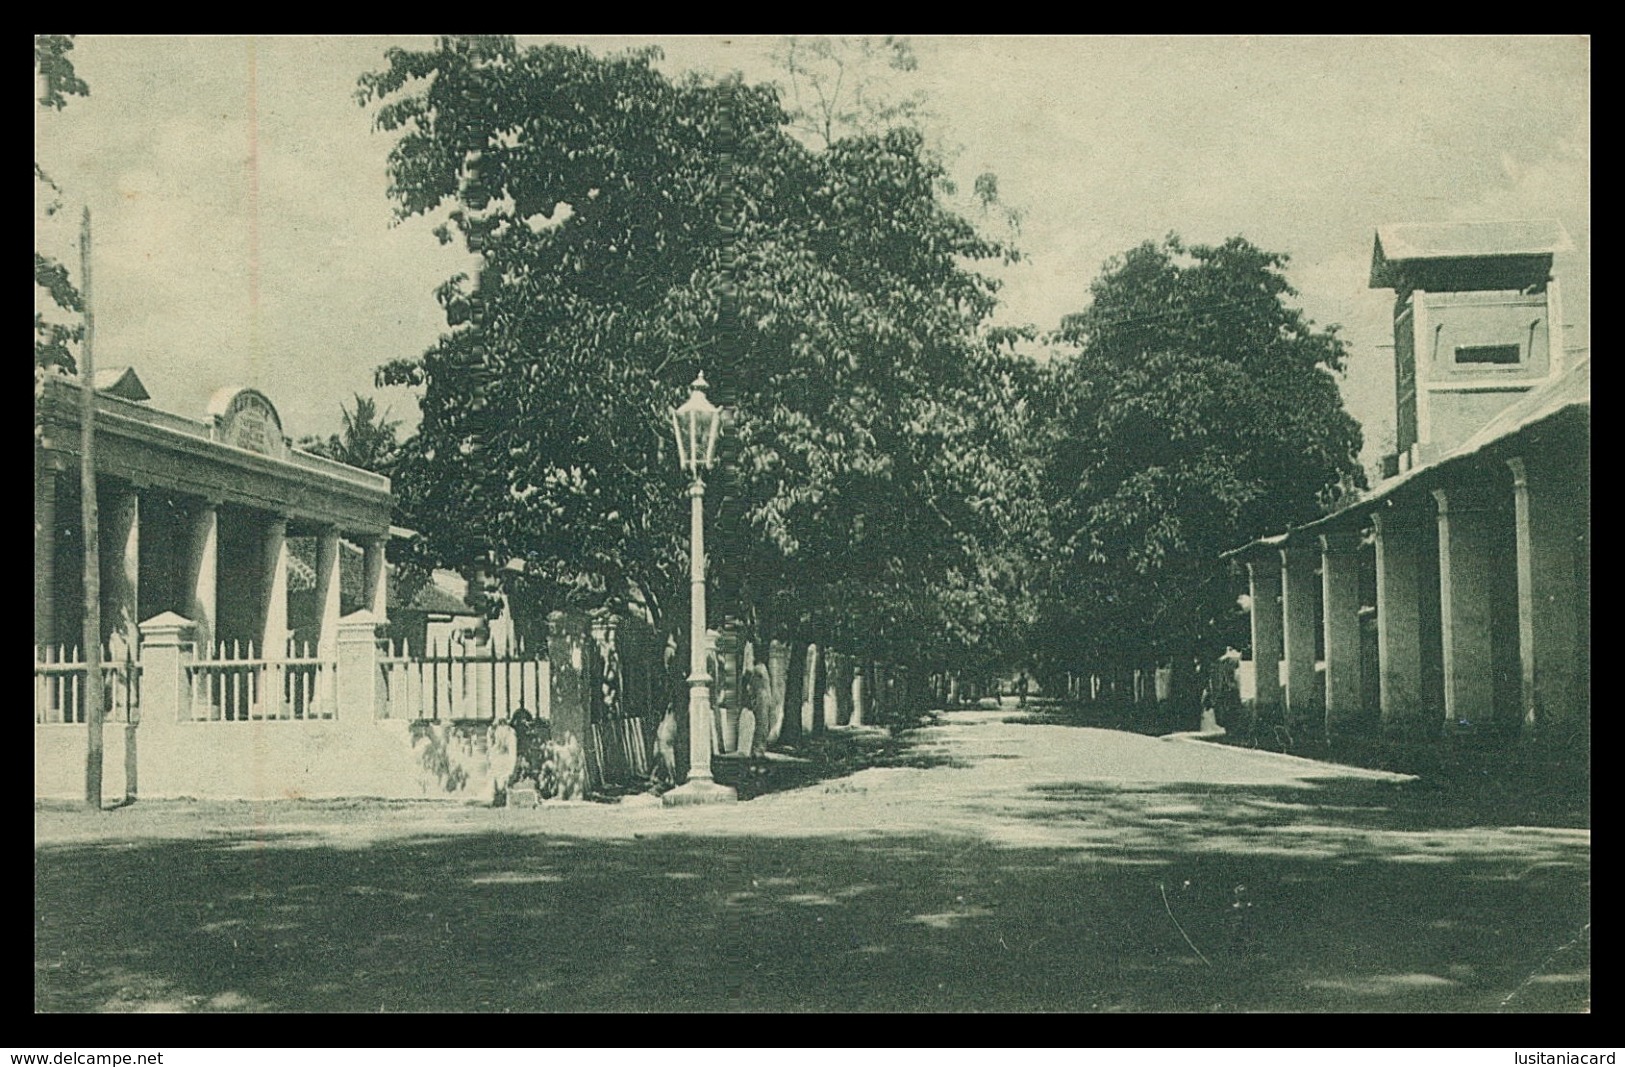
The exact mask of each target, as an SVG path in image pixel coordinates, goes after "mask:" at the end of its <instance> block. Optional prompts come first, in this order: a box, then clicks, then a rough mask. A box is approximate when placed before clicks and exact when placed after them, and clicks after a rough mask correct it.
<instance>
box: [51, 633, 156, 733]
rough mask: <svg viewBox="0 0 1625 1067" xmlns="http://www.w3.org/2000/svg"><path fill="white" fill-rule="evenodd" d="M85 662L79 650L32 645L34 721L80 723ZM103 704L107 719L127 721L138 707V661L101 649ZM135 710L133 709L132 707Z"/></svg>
mask: <svg viewBox="0 0 1625 1067" xmlns="http://www.w3.org/2000/svg"><path fill="white" fill-rule="evenodd" d="M85 670H86V664H85V662H84V659H83V657H82V656H81V655H80V649H78V648H77V647H72V648H70V647H69V646H67V645H35V646H34V723H35V724H36V725H42V724H48V723H83V722H85V721H86V705H85V689H86V685H85V681H86V679H85ZM102 704H103V707H104V708H105V709H106V712H105V714H106V716H107V720H108V721H110V722H129V721H131V720H132V718H134V717H135V716H136V715H137V714H138V713H139V712H138V709H139V708H140V706H141V664H140V663H139V662H137V661H136V660H135V659H133V658H132V657H130V656H129V655H126V656H124V658H122V659H115V658H114V656H113V654H112V651H111V650H110V649H107V648H103V649H102ZM133 709H134V710H133Z"/></svg>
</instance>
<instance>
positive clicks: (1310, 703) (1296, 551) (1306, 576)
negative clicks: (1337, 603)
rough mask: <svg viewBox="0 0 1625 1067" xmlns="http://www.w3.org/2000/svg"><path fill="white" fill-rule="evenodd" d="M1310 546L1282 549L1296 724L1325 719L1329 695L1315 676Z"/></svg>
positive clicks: (1289, 700) (1284, 631)
mask: <svg viewBox="0 0 1625 1067" xmlns="http://www.w3.org/2000/svg"><path fill="white" fill-rule="evenodd" d="M1319 557H1320V554H1319V553H1318V552H1316V551H1314V550H1313V549H1311V548H1309V547H1307V546H1301V545H1293V546H1291V547H1287V548H1282V549H1281V635H1282V649H1283V652H1284V653H1285V658H1286V707H1287V714H1289V715H1290V716H1291V717H1292V721H1293V722H1294V723H1306V724H1307V723H1310V722H1314V721H1315V720H1317V719H1324V716H1325V707H1326V704H1325V700H1326V695H1325V693H1324V692H1323V691H1322V687H1321V684H1320V679H1318V678H1316V677H1315V636H1316V633H1317V631H1318V630H1319V628H1320V620H1319V619H1317V618H1316V616H1315V591H1316V584H1317V583H1316V581H1315V564H1316V563H1317V562H1319Z"/></svg>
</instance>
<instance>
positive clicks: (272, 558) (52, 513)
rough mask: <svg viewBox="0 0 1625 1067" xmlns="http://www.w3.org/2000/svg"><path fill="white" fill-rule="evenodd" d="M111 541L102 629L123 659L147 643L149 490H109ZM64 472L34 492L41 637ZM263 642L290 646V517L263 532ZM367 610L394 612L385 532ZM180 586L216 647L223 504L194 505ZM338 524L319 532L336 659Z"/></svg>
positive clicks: (328, 629) (369, 550) (328, 647)
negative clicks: (144, 522)
mask: <svg viewBox="0 0 1625 1067" xmlns="http://www.w3.org/2000/svg"><path fill="white" fill-rule="evenodd" d="M102 495H103V499H104V503H103V505H102V509H101V516H100V518H101V525H102V527H103V530H104V534H103V540H104V543H105V544H106V545H107V546H109V548H110V549H111V551H108V552H104V553H103V559H102V582H101V587H102V615H103V627H104V629H106V630H107V631H108V634H109V636H108V644H109V647H110V650H111V652H112V655H113V657H114V660H115V661H119V660H123V659H124V658H125V657H126V656H127V655H128V656H129V657H130V658H134V657H135V655H136V652H137V649H138V647H139V644H140V631H139V624H140V616H141V614H142V605H141V590H140V584H141V491H140V489H139V488H137V487H135V486H121V487H118V488H116V489H114V490H113V491H112V492H110V493H107V492H104V493H103V494H102ZM56 510H57V509H56V478H55V476H54V475H53V474H51V473H50V472H46V473H44V474H42V475H41V476H40V477H38V478H37V479H36V483H35V499H34V521H35V535H34V633H35V640H36V641H37V642H39V643H42V644H49V643H52V639H53V635H54V634H55V600H56V577H57V576H56V573H55V560H54V556H55V546H54V540H55V530H56ZM262 543H263V546H264V550H263V557H262V573H261V589H262V592H263V595H262V596H261V598H260V603H261V605H262V614H261V618H260V619H259V625H258V631H259V635H258V636H259V639H260V641H261V642H262V643H263V646H264V649H265V654H266V655H267V656H272V657H276V656H280V655H281V654H282V652H283V650H284V649H285V648H286V646H287V641H288V636H289V632H290V631H289V626H288V564H289V558H288V552H289V549H288V519H287V518H286V517H285V516H273V517H271V518H270V519H268V520H267V521H266V525H265V527H264V534H263V541H262ZM362 548H363V553H364V562H363V585H362V588H363V591H364V592H363V597H364V602H363V604H362V605H361V607H362V609H364V610H367V611H370V612H371V613H372V614H373V615H375V616H376V617H377V618H378V619H380V620H383V619H385V618H386V617H387V613H388V603H387V601H388V582H387V578H386V565H385V558H384V538H382V537H371V538H367V539H364V540H363V542H362ZM185 549H186V551H185V555H184V561H183V563H182V568H183V570H182V574H181V588H182V590H183V599H184V604H182V605H181V606H180V610H181V612H182V614H184V615H185V616H186V617H187V618H189V619H190V620H191V621H192V622H193V623H194V624H195V631H194V639H195V640H196V641H197V642H198V644H199V646H200V647H208V646H209V645H210V644H211V643H212V642H213V641H214V640H215V639H216V637H217V636H218V633H217V629H218V623H219V585H220V508H219V504H218V503H217V502H214V501H206V500H203V501H199V502H197V504H196V505H195V506H194V507H193V508H191V509H190V520H189V525H188V529H187V531H186V545H185ZM339 568H340V549H339V530H338V527H336V526H327V527H324V528H323V529H322V530H321V532H320V533H319V534H318V536H317V562H316V602H317V605H318V612H317V617H318V634H319V635H320V636H319V638H318V646H319V648H320V650H321V654H322V655H323V656H324V657H327V658H331V656H332V654H333V652H334V650H335V648H336V642H337V640H338V620H339V612H340V602H339V594H340V581H339V573H340V571H339Z"/></svg>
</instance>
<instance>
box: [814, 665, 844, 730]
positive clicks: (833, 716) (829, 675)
mask: <svg viewBox="0 0 1625 1067" xmlns="http://www.w3.org/2000/svg"><path fill="white" fill-rule="evenodd" d="M821 653H822V654H821V656H819V659H822V663H821V664H819V666H821V667H822V669H824V674H822V677H824V729H829V728H832V726H840V698H838V697H837V695H835V690H837V689H840V659H842V654H840V653H838V651H834V650H829V648H825V650H821Z"/></svg>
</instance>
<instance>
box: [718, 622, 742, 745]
mask: <svg viewBox="0 0 1625 1067" xmlns="http://www.w3.org/2000/svg"><path fill="white" fill-rule="evenodd" d="M716 647H717V668H716V670H715V671H714V672H713V678H712V682H713V685H714V687H715V692H716V694H717V697H716V700H715V701H714V702H713V704H712V712H713V714H715V716H716V719H717V730H718V733H717V740H718V742H719V747H718V748H717V751H718V752H737V751H739V709H740V703H741V699H742V698H743V696H744V693H743V692H742V691H741V686H740V684H739V682H740V677H741V675H742V673H743V671H742V668H743V656H744V643H743V641H742V640H741V639H740V635H739V631H738V629H736V628H735V627H734V626H732V625H725V626H724V627H723V628H722V629H721V630H719V631H717V646H716Z"/></svg>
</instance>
